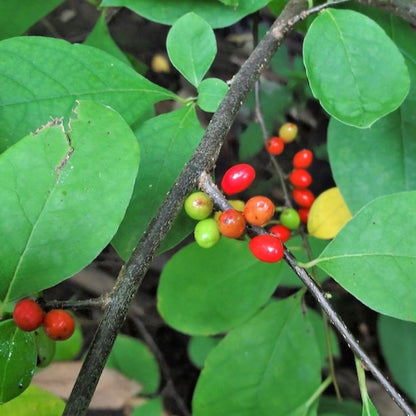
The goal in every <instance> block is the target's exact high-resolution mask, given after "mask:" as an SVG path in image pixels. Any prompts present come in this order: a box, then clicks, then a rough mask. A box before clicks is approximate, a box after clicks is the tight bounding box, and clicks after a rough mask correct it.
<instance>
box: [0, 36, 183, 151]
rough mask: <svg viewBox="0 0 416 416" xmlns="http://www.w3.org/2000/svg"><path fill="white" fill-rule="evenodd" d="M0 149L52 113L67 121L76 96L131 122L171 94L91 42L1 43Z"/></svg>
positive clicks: (28, 39)
mask: <svg viewBox="0 0 416 416" xmlns="http://www.w3.org/2000/svg"><path fill="white" fill-rule="evenodd" d="M0 55H1V57H2V59H1V60H0V95H1V97H2V98H1V99H2V116H1V118H0V151H3V150H4V149H6V148H7V147H9V146H10V145H12V144H13V143H15V142H16V141H17V140H19V139H21V138H22V137H23V136H25V135H27V134H29V133H30V132H31V131H34V130H36V129H37V128H38V127H39V126H40V125H42V124H46V123H47V122H49V121H50V120H51V119H53V118H56V117H64V118H65V121H68V119H69V118H70V117H72V110H73V108H74V106H75V105H76V101H77V100H93V101H97V102H100V103H102V104H105V105H108V106H110V107H112V108H114V109H115V110H116V111H118V112H119V113H120V114H121V115H122V117H123V118H124V119H125V120H126V122H127V123H129V124H131V123H133V122H135V121H136V120H137V119H139V118H140V117H141V116H142V115H143V114H147V113H148V111H149V108H152V107H153V104H154V103H156V102H158V101H161V100H167V99H172V98H174V97H175V94H173V93H171V92H170V91H167V90H165V89H164V88H162V87H159V86H158V85H156V84H153V83H152V82H150V81H148V80H147V79H145V78H143V77H142V76H141V75H139V74H138V73H137V72H135V71H134V70H133V69H132V68H130V67H129V66H127V65H125V64H123V63H122V62H121V61H120V60H119V59H116V58H114V57H110V55H108V54H107V53H105V52H103V51H100V50H98V49H96V48H92V47H90V46H85V45H80V44H74V45H71V44H70V43H68V42H65V41H63V40H59V39H52V38H46V37H42V38H41V37H35V36H33V37H32V36H27V37H17V38H11V39H6V40H4V41H2V42H0Z"/></svg>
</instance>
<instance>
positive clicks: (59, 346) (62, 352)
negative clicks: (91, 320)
mask: <svg viewBox="0 0 416 416" xmlns="http://www.w3.org/2000/svg"><path fill="white" fill-rule="evenodd" d="M82 344H83V337H82V331H81V326H80V325H76V326H75V331H74V333H73V334H72V335H71V337H70V338H68V339H66V340H65V341H59V342H56V351H55V357H54V361H68V360H73V359H75V358H76V357H77V356H78V355H79V353H80V352H81V349H82Z"/></svg>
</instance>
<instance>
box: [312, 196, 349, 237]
mask: <svg viewBox="0 0 416 416" xmlns="http://www.w3.org/2000/svg"><path fill="white" fill-rule="evenodd" d="M350 218H351V213H350V211H349V209H348V207H347V205H346V204H345V201H344V199H343V197H342V195H341V192H340V191H339V189H338V188H330V189H327V190H326V191H324V192H322V194H321V195H319V196H318V198H316V199H315V201H314V203H313V205H312V207H311V210H310V212H309V218H308V232H309V234H310V235H312V236H313V237H316V238H322V239H324V240H325V239H330V238H334V237H335V236H336V235H337V234H338V231H339V230H340V229H341V228H342V227H343V226H344V225H345V224H346V222H347V221H348V220H349V219H350Z"/></svg>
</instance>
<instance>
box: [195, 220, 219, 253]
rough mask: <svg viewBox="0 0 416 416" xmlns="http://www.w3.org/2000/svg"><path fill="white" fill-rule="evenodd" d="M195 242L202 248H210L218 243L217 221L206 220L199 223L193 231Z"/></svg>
mask: <svg viewBox="0 0 416 416" xmlns="http://www.w3.org/2000/svg"><path fill="white" fill-rule="evenodd" d="M194 237H195V241H196V242H197V244H198V245H199V246H201V247H202V248H211V247H212V246H214V245H215V244H217V243H218V240H219V239H220V237H221V234H220V230H219V229H218V224H217V221H215V220H214V218H207V219H205V220H202V221H199V222H198V224H197V225H196V226H195V230H194Z"/></svg>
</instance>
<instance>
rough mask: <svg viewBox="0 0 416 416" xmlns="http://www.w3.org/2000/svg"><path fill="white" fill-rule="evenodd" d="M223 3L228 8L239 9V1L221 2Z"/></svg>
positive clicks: (223, 0)
mask: <svg viewBox="0 0 416 416" xmlns="http://www.w3.org/2000/svg"><path fill="white" fill-rule="evenodd" d="M219 1H220V2H221V3H223V4H225V5H226V6H233V7H238V3H239V0H219Z"/></svg>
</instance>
